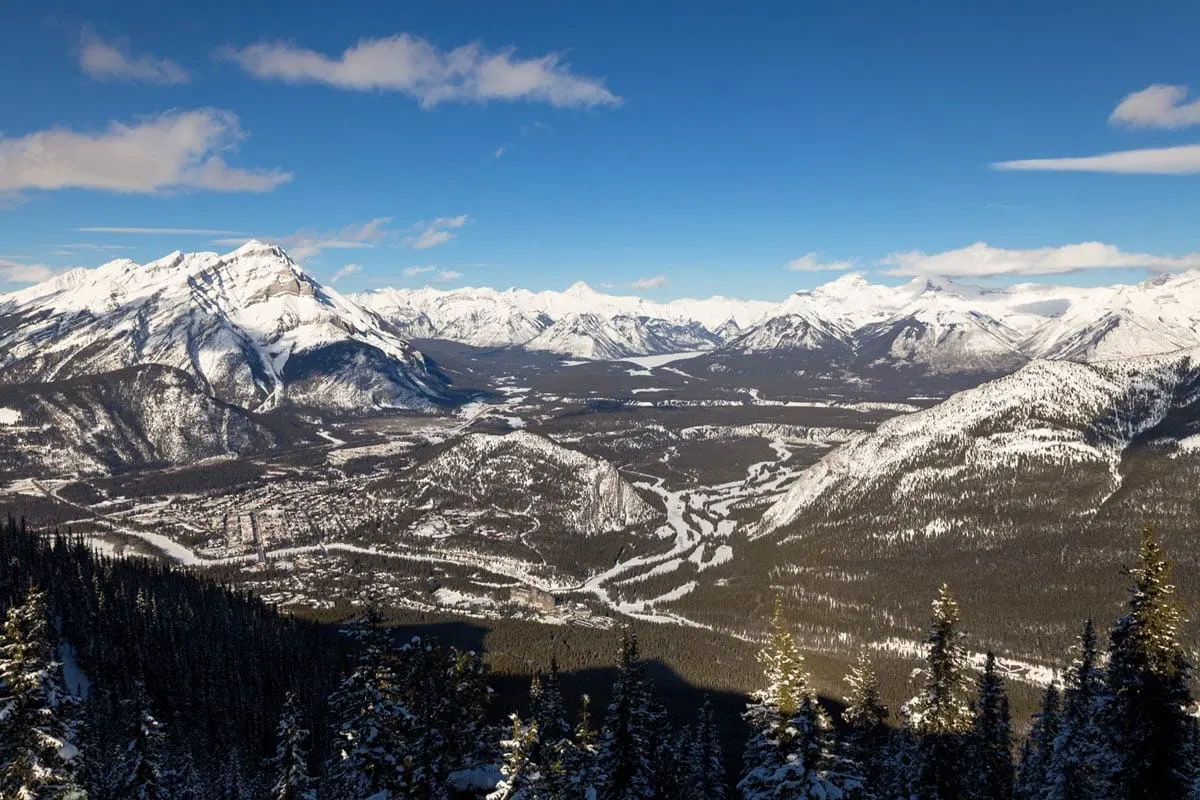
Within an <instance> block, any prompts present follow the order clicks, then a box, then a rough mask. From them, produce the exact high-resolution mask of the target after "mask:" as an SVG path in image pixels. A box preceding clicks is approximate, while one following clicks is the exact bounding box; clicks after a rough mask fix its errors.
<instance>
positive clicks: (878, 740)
mask: <svg viewBox="0 0 1200 800" xmlns="http://www.w3.org/2000/svg"><path fill="white" fill-rule="evenodd" d="M845 681H846V685H847V686H848V687H849V692H848V693H847V695H846V698H845V700H846V708H845V710H844V711H842V720H843V721H844V722H845V723H846V729H845V732H844V733H843V735H842V747H841V752H842V758H843V760H844V761H845V763H846V769H847V770H848V771H850V772H851V773H852V774H857V775H858V776H859V777H860V779H861V780H862V783H863V791H862V795H863V797H864V798H868V799H870V798H876V797H882V796H883V792H884V778H883V772H884V766H885V764H884V756H885V753H886V750H887V744H888V727H887V719H888V709H887V706H885V705H884V704H883V700H882V697H881V694H880V688H879V676H878V675H876V674H875V668H874V666H873V665H872V664H871V658H870V656H869V655H868V654H867V652H866V650H863V651H862V652H861V653H859V655H858V660H857V661H856V662H855V663H854V666H853V667H851V669H850V672H849V674H847V675H846V679H845Z"/></svg>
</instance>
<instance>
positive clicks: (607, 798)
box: [596, 630, 656, 800]
mask: <svg viewBox="0 0 1200 800" xmlns="http://www.w3.org/2000/svg"><path fill="white" fill-rule="evenodd" d="M653 723H654V719H653V715H652V712H651V709H650V685H649V681H648V679H647V677H646V667H645V664H644V663H643V661H642V657H641V653H640V652H639V651H638V641H637V635H636V634H634V633H632V632H630V631H628V630H626V631H625V633H624V634H623V635H622V637H621V651H620V661H619V663H618V665H617V677H616V680H615V681H614V682H613V690H612V701H611V702H610V703H609V706H608V713H607V715H606V717H605V721H604V729H603V730H602V731H601V734H600V743H599V750H598V752H597V754H596V774H597V779H598V782H599V784H600V785H599V792H598V797H599V798H600V800H643V798H651V797H654V794H655V780H656V776H655V775H654V773H653V766H654V764H653V743H652V742H651V741H650V732H651V728H652V725H653Z"/></svg>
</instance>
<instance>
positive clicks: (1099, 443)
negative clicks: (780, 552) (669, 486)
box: [759, 349, 1200, 533]
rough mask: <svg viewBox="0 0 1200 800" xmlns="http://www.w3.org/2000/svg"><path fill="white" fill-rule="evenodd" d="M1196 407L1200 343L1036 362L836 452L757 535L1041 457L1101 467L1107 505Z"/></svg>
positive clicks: (991, 476)
mask: <svg viewBox="0 0 1200 800" xmlns="http://www.w3.org/2000/svg"><path fill="white" fill-rule="evenodd" d="M1198 403H1200V349H1198V350H1194V351H1191V352H1188V353H1183V354H1176V355H1171V356H1156V357H1151V358H1145V359H1139V360H1130V361H1124V362H1112V363H1106V364H1082V363H1075V362H1067V361H1036V362H1033V363H1031V364H1029V365H1028V366H1026V367H1024V368H1023V369H1021V370H1019V371H1018V372H1016V373H1014V374H1012V375H1009V376H1007V377H1004V378H1000V379H998V380H995V381H991V382H989V383H985V384H983V385H981V386H978V387H976V388H974V389H970V390H967V391H964V392H960V393H958V394H956V395H954V396H952V397H950V398H949V399H947V400H946V401H944V402H942V403H941V404H939V405H937V406H934V407H932V408H929V409H927V410H925V411H921V412H917V413H914V414H909V415H905V416H900V417H895V418H893V419H890V420H888V421H886V422H884V423H883V424H881V425H880V426H879V428H878V429H877V430H876V431H874V432H873V433H870V434H866V435H863V436H861V437H858V438H856V439H855V440H853V441H851V442H849V443H847V444H845V445H843V446H842V447H840V448H838V449H837V450H835V451H833V452H832V453H830V454H829V455H827V456H826V457H825V458H824V459H822V460H821V461H820V462H819V463H817V464H816V465H814V466H812V467H811V468H809V469H808V470H806V471H805V472H804V473H803V474H802V475H801V477H800V478H799V480H797V482H796V483H795V484H794V485H793V486H792V487H791V488H790V489H789V491H788V493H787V494H786V495H785V496H784V497H783V498H782V499H781V500H779V501H778V502H777V503H776V504H775V505H773V506H772V507H771V508H770V509H769V510H768V511H767V512H766V513H765V514H764V516H763V520H762V523H761V525H760V527H759V532H760V533H766V532H769V531H771V530H774V529H777V528H780V527H784V526H787V525H789V524H791V523H792V522H793V521H795V520H796V519H797V518H798V517H800V516H801V515H802V514H805V513H817V514H820V515H821V516H823V517H828V516H831V515H836V514H837V513H839V510H841V509H846V508H849V507H851V506H853V505H854V504H856V503H859V502H861V501H862V500H863V498H865V497H868V496H873V497H874V498H875V499H876V500H878V501H880V502H882V503H885V504H891V505H901V504H902V505H904V506H905V507H911V506H913V505H920V504H922V502H923V501H925V500H928V499H929V498H930V497H932V496H935V495H940V494H942V493H944V492H945V491H947V487H952V486H954V485H956V484H959V485H962V486H963V487H964V489H963V490H964V491H967V490H966V487H967V486H968V485H973V484H974V483H975V482H983V483H992V482H995V481H1006V480H1009V478H1008V477H1006V476H1011V475H1012V474H1013V473H1014V472H1016V471H1018V470H1020V471H1031V469H1032V468H1033V465H1036V466H1037V468H1039V469H1040V468H1046V467H1050V468H1052V469H1054V470H1057V469H1062V468H1066V467H1071V468H1097V469H1100V470H1103V471H1104V472H1106V473H1107V474H1108V476H1109V478H1108V480H1107V481H1105V483H1106V484H1107V485H1106V486H1102V487H1098V489H1097V490H1098V491H1099V492H1100V495H1099V498H1098V499H1099V500H1100V501H1103V499H1104V498H1106V497H1109V496H1111V495H1112V493H1113V492H1115V491H1116V490H1117V489H1118V488H1119V487H1120V484H1121V471H1120V465H1121V459H1122V457H1123V456H1124V454H1125V452H1126V450H1127V448H1128V447H1129V446H1130V444H1131V443H1133V442H1135V441H1137V440H1138V439H1139V437H1141V436H1143V435H1144V434H1146V433H1147V432H1149V431H1152V430H1155V429H1156V428H1158V427H1159V426H1160V425H1161V424H1162V423H1163V422H1164V421H1165V420H1167V419H1168V417H1170V416H1172V415H1175V416H1178V415H1179V412H1183V416H1185V417H1188V418H1189V419H1190V418H1193V417H1194V418H1195V419H1197V420H1200V416H1198V412H1200V408H1198V407H1197V404H1198Z"/></svg>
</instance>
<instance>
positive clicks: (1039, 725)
mask: <svg viewBox="0 0 1200 800" xmlns="http://www.w3.org/2000/svg"><path fill="white" fill-rule="evenodd" d="M1060 700H1061V698H1060V693H1059V691H1058V686H1056V685H1055V684H1053V683H1051V684H1050V685H1049V686H1047V687H1046V691H1045V692H1044V693H1043V694H1042V704H1041V710H1040V711H1038V713H1037V714H1036V715H1034V719H1033V726H1032V728H1030V731H1029V736H1028V737H1026V739H1025V743H1024V744H1023V745H1022V746H1021V760H1020V765H1019V767H1018V770H1017V781H1016V795H1017V796H1018V797H1020V798H1022V800H1032V799H1033V798H1041V797H1042V796H1043V795H1044V794H1045V792H1046V789H1047V786H1048V784H1049V783H1050V763H1051V760H1052V759H1053V757H1054V740H1055V738H1057V736H1058V730H1059V724H1060V709H1059V705H1060Z"/></svg>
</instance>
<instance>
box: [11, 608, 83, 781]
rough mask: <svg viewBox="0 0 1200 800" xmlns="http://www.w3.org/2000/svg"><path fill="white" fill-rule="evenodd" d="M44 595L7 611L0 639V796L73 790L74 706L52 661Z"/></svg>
mask: <svg viewBox="0 0 1200 800" xmlns="http://www.w3.org/2000/svg"><path fill="white" fill-rule="evenodd" d="M55 638H56V637H55V634H54V628H53V625H52V622H51V619H50V611H49V607H48V604H47V598H46V593H45V592H44V591H41V590H38V589H31V590H30V591H29V593H28V595H27V596H26V598H25V602H24V603H23V604H21V605H15V606H12V607H11V608H9V610H8V614H7V616H6V617H5V622H4V632H3V638H0V685H2V686H3V692H4V694H3V697H0V748H2V751H0V752H2V753H3V761H2V763H0V794H2V795H3V796H4V797H14V798H21V799H22V800H33V799H34V798H51V797H54V798H58V797H61V796H63V795H64V794H65V793H66V792H67V791H68V790H70V789H72V787H73V786H74V776H73V770H72V761H73V760H74V758H75V755H76V753H77V750H76V745H75V744H74V743H73V742H72V741H71V740H72V738H73V734H74V730H73V728H74V726H75V725H76V723H77V719H76V716H77V704H76V702H75V700H74V698H72V697H71V695H70V693H69V692H68V691H67V686H66V681H65V680H64V678H63V668H62V664H61V663H60V662H59V661H58V660H57V659H56V657H55Z"/></svg>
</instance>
